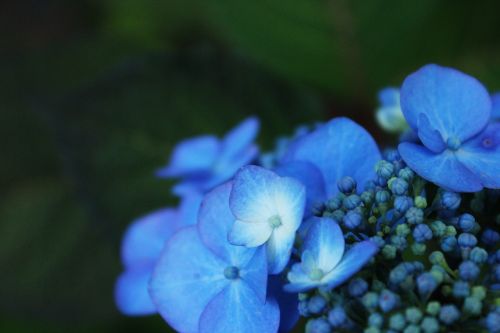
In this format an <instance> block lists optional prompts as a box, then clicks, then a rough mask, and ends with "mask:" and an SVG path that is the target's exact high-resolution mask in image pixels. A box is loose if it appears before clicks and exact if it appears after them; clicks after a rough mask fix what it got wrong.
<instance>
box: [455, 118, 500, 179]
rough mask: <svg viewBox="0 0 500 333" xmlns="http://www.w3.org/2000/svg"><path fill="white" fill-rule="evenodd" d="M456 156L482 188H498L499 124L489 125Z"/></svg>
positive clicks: (499, 170)
mask: <svg viewBox="0 0 500 333" xmlns="http://www.w3.org/2000/svg"><path fill="white" fill-rule="evenodd" d="M456 155H457V157H458V160H459V161H460V162H462V164H463V165H465V166H466V167H467V168H468V169H469V170H471V171H472V172H473V173H474V174H475V175H476V176H477V177H478V178H479V179H480V181H481V184H483V186H484V187H487V188H492V189H499V188H500V123H491V124H490V125H489V126H488V127H487V128H486V129H485V130H484V131H483V132H481V133H480V134H479V135H478V136H476V137H475V138H473V139H471V140H469V141H467V142H466V143H465V144H464V145H463V146H462V147H461V149H460V150H458V151H457V154H456Z"/></svg>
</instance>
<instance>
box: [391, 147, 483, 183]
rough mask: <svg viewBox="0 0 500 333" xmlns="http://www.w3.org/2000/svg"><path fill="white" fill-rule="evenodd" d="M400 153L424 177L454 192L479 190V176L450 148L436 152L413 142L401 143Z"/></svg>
mask: <svg viewBox="0 0 500 333" xmlns="http://www.w3.org/2000/svg"><path fill="white" fill-rule="evenodd" d="M398 150H399V153H400V155H401V157H402V158H403V160H404V161H405V162H406V164H408V166H409V167H410V168H411V169H412V170H414V171H415V172H416V173H417V174H418V175H419V176H421V177H422V178H424V179H426V180H428V181H430V182H433V183H434V184H437V185H439V186H441V187H444V188H445V189H447V190H450V191H454V192H477V191H480V190H481V189H482V188H483V186H482V185H481V182H480V180H479V178H478V177H477V176H476V175H474V174H473V173H472V172H471V171H469V170H468V169H467V168H466V167H465V166H463V165H462V163H460V162H459V161H458V159H457V157H456V156H455V154H454V153H452V152H451V151H449V150H445V151H444V152H442V153H441V154H434V153H433V152H431V151H430V150H428V149H427V148H425V147H423V146H420V145H416V144H413V143H401V144H400V145H399V147H398Z"/></svg>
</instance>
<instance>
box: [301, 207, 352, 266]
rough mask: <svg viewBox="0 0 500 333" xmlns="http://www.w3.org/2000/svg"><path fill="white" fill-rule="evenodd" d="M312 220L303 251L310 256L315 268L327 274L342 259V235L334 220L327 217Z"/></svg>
mask: <svg viewBox="0 0 500 333" xmlns="http://www.w3.org/2000/svg"><path fill="white" fill-rule="evenodd" d="M314 219H315V221H314V222H313V224H312V226H311V227H310V228H309V232H308V233H307V236H306V239H305V241H304V245H303V249H304V251H308V252H310V253H311V254H312V256H313V259H314V263H315V268H319V269H321V270H322V271H323V272H329V271H330V270H332V268H333V267H335V266H336V265H337V264H338V263H339V261H340V260H341V259H342V256H343V254H344V247H345V241H344V235H343V233H342V230H341V229H340V227H339V225H338V224H337V222H335V221H334V220H332V219H330V218H327V217H321V218H320V217H316V218H314Z"/></svg>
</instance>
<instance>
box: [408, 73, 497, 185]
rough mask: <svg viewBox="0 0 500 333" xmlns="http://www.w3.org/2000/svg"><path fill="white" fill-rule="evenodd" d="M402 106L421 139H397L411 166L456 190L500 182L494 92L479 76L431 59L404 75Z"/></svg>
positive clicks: (429, 178) (420, 173)
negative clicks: (407, 140)
mask: <svg viewBox="0 0 500 333" xmlns="http://www.w3.org/2000/svg"><path fill="white" fill-rule="evenodd" d="M401 107H402V110H403V113H404V115H405V118H406V120H407V121H408V123H409V125H410V126H411V127H412V128H413V129H414V130H415V131H416V132H417V134H418V137H419V139H420V140H421V142H422V144H423V145H419V144H413V143H401V144H400V145H399V152H400V154H401V156H402V157H403V159H404V161H405V162H406V163H407V164H408V166H409V167H410V168H412V169H413V170H414V171H416V172H417V173H418V174H419V175H420V176H421V177H423V178H425V179H427V180H429V181H431V182H433V183H435V184H437V185H439V186H442V187H444V188H446V189H449V190H452V191H455V192H477V191H480V190H481V189H482V188H483V187H487V188H500V172H499V170H500V124H499V123H490V115H491V98H490V95H489V94H488V91H486V89H485V88H484V87H483V85H482V84H481V83H480V82H479V81H477V80H476V79H474V78H473V77H471V76H468V75H466V74H464V73H462V72H459V71H457V70H455V69H451V68H446V67H440V66H437V65H427V66H424V67H423V68H421V69H420V70H418V71H417V72H415V73H413V74H411V75H410V76H408V77H407V78H406V79H405V81H404V83H403V86H402V88H401Z"/></svg>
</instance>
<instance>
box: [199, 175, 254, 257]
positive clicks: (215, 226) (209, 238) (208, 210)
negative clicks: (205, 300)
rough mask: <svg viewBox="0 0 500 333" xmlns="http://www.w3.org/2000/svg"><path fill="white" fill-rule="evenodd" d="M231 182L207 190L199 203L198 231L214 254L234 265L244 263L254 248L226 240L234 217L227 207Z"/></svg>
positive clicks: (251, 255)
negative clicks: (235, 244)
mask: <svg viewBox="0 0 500 333" xmlns="http://www.w3.org/2000/svg"><path fill="white" fill-rule="evenodd" d="M231 189H232V183H231V182H229V183H226V184H224V185H221V186H219V187H217V188H215V189H214V190H212V191H211V192H209V193H208V194H207V195H206V196H205V198H204V199H203V202H202V204H201V208H200V212H199V216H198V221H199V223H198V231H199V234H200V238H201V240H202V241H203V243H204V244H205V245H206V246H207V247H208V248H209V249H211V250H212V251H213V252H214V253H215V254H217V255H219V256H220V257H221V258H223V259H224V260H225V261H227V262H229V263H231V264H232V265H234V266H240V265H244V264H246V263H247V262H248V261H249V260H250V259H251V258H252V257H253V255H254V252H255V250H253V249H248V248H245V247H243V246H234V245H232V244H230V243H229V241H228V233H229V232H230V230H231V228H232V226H233V224H234V221H235V218H234V216H233V214H232V213H231V210H230V209H229V195H230V194H231Z"/></svg>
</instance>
